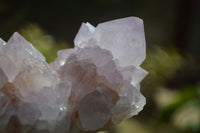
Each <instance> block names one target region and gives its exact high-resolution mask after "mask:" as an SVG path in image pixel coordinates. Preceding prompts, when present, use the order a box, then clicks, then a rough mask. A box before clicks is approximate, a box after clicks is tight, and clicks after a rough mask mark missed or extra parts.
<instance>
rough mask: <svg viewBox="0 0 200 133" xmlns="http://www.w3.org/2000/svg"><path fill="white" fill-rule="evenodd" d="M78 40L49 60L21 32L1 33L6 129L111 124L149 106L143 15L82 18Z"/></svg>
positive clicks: (9, 132) (0, 87)
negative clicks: (95, 21)
mask: <svg viewBox="0 0 200 133" xmlns="http://www.w3.org/2000/svg"><path fill="white" fill-rule="evenodd" d="M74 44H75V47H74V48H71V49H65V50H60V51H58V57H57V59H56V60H55V61H54V62H52V63H51V64H50V65H49V64H48V63H46V61H45V57H44V56H43V55H42V54H41V53H40V52H39V51H37V50H36V49H35V48H34V47H33V46H32V44H30V43H29V42H28V41H26V40H25V39H24V38H23V37H22V36H21V35H19V34H18V33H17V32H16V33H14V34H13V35H12V37H11V38H10V39H9V40H8V42H7V43H6V42H4V41H3V40H2V39H1V38H0V132H1V133H15V132H16V133H18V132H20V133H33V132H34V133H41V132H45V133H77V132H79V131H99V130H105V129H107V128H109V127H110V126H112V125H113V124H117V123H119V122H121V121H122V120H124V119H127V118H130V117H132V116H134V115H137V114H138V112H140V111H141V110H142V109H143V106H144V105H145V97H144V96H143V95H142V94H141V93H140V82H141V81H142V80H143V78H144V77H145V76H146V75H147V72H146V71H145V70H143V69H142V68H141V67H140V66H139V65H140V64H141V63H142V61H143V60H144V59H145V37H144V28H143V21H142V20H141V19H139V18H136V17H128V18H123V19H118V20H113V21H109V22H105V23H101V24H99V25H98V26H97V27H96V28H95V27H94V26H92V25H91V24H89V23H82V25H81V28H80V30H79V32H78V34H77V35H76V37H75V39H74Z"/></svg>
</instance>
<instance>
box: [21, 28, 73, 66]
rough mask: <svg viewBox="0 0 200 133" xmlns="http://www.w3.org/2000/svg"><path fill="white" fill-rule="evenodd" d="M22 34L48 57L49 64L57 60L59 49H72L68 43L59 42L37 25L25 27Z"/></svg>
mask: <svg viewBox="0 0 200 133" xmlns="http://www.w3.org/2000/svg"><path fill="white" fill-rule="evenodd" d="M20 33H21V34H22V36H23V37H24V38H26V39H27V40H28V41H29V42H31V43H32V44H33V45H34V46H35V47H36V48H37V49H38V50H39V51H40V52H41V53H42V54H43V55H44V56H45V57H46V60H47V62H52V61H53V60H54V59H55V58H56V56H57V51H58V50H59V49H64V48H69V47H70V46H69V45H68V43H66V42H57V41H56V40H55V39H54V38H53V37H52V36H51V35H48V34H47V33H45V31H43V30H42V28H41V27H39V26H38V25H37V24H29V25H27V26H25V27H23V28H22V29H21V30H20Z"/></svg>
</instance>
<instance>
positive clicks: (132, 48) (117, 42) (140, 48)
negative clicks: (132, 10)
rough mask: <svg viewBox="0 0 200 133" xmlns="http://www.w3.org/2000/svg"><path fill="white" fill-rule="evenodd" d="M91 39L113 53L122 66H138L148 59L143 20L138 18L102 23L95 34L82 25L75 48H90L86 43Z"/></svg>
mask: <svg viewBox="0 0 200 133" xmlns="http://www.w3.org/2000/svg"><path fill="white" fill-rule="evenodd" d="M93 30H94V28H93ZM86 33H87V34H86ZM91 34H92V35H91ZM89 39H94V40H95V41H96V43H97V45H98V46H100V47H101V48H104V49H107V50H109V51H111V53H112V54H113V56H114V59H117V60H118V61H119V64H120V66H129V65H134V66H138V65H140V64H141V63H142V62H143V60H144V59H145V57H146V42H145V34H144V25H143V20H142V19H140V18H137V17H128V18H123V19H117V20H113V21H108V22H105V23H101V24H99V25H98V26H97V27H96V29H95V30H94V32H91V31H90V30H89V27H88V26H87V25H86V24H82V26H81V28H80V31H79V32H78V35H77V37H76V38H75V40H74V42H75V46H78V47H79V46H80V47H84V46H88V44H87V43H84V42H87V41H88V40H89ZM81 43H82V44H81Z"/></svg>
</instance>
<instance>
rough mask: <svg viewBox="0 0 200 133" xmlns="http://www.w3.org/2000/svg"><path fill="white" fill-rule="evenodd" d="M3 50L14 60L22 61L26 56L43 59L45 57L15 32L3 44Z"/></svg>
mask: <svg viewBox="0 0 200 133" xmlns="http://www.w3.org/2000/svg"><path fill="white" fill-rule="evenodd" d="M5 52H6V55H8V56H9V57H10V58H12V59H13V60H15V61H20V62H22V61H24V60H25V59H26V58H30V59H32V58H35V59H39V60H42V61H45V57H44V56H43V55H42V54H41V53H40V52H39V51H38V50H37V49H36V48H35V47H33V45H32V44H31V43H29V42H28V41H27V40H25V39H24V38H23V37H22V36H21V35H20V34H19V33H17V32H15V33H14V34H13V35H12V36H11V37H10V39H9V40H8V42H7V43H6V45H5Z"/></svg>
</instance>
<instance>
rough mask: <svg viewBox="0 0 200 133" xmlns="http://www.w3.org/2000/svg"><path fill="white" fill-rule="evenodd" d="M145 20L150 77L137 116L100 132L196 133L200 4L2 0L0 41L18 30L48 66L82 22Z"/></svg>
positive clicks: (179, 0) (199, 130)
mask: <svg viewBox="0 0 200 133" xmlns="http://www.w3.org/2000/svg"><path fill="white" fill-rule="evenodd" d="M128 16H137V17H140V18H142V19H143V20H144V26H145V34H146V42H147V58H146V60H145V62H144V63H143V64H142V67H143V68H145V69H146V70H147V71H148V72H149V75H148V76H147V77H146V78H145V80H144V81H143V82H142V85H141V90H142V92H143V94H144V95H145V96H146V98H147V104H146V106H145V107H144V110H143V111H142V112H140V113H139V115H138V116H135V117H133V118H132V119H129V120H126V121H124V122H122V123H121V124H119V125H116V126H114V127H112V128H111V129H109V130H108V131H102V132H100V133H200V1H199V0H56V1H44V0H40V1H38V0H34V1H30V0H15V1H14V0H13V1H12V0H0V37H1V38H3V39H4V40H5V41H7V40H8V39H9V37H10V36H11V35H12V33H13V32H15V31H18V32H20V33H21V34H22V35H23V36H24V37H25V38H26V39H27V40H28V41H30V42H31V43H33V45H34V46H35V47H36V48H37V49H38V50H40V51H41V52H42V53H43V54H44V55H45V56H46V58H47V61H48V62H51V61H53V60H54V59H55V58H56V52H57V50H59V49H63V48H70V47H73V39H74V37H75V35H76V33H77V31H78V29H79V27H80V25H81V23H82V22H90V23H91V24H93V25H95V26H96V25H97V24H98V23H101V22H105V21H109V20H113V19H117V18H123V17H128Z"/></svg>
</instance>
